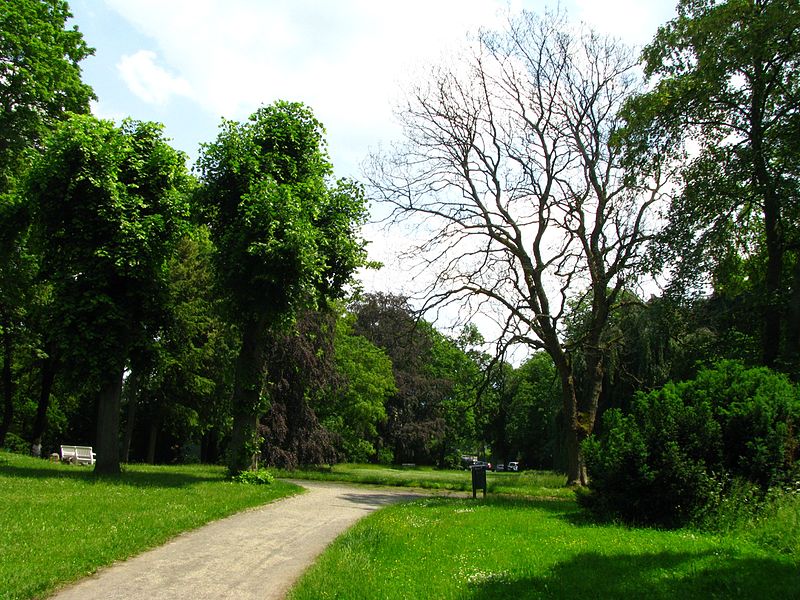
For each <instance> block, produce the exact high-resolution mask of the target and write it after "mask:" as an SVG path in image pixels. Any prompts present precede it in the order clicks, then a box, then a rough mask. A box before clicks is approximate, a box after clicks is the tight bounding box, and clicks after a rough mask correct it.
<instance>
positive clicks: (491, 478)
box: [278, 464, 573, 498]
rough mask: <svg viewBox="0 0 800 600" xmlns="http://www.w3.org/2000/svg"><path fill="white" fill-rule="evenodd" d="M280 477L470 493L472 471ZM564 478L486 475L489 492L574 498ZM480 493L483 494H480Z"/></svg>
mask: <svg viewBox="0 0 800 600" xmlns="http://www.w3.org/2000/svg"><path fill="white" fill-rule="evenodd" d="M278 474H279V476H282V477H292V478H295V479H311V480H322V481H347V482H351V483H365V484H372V485H391V486H402V487H416V488H422V489H431V490H454V491H471V490H472V479H471V475H470V472H469V471H463V470H438V469H434V468H432V467H410V468H409V467H406V468H403V467H386V466H381V465H361V464H341V465H334V466H333V467H330V468H324V469H302V470H297V471H279V472H278ZM564 481H565V477H564V475H562V474H560V473H554V472H551V471H524V472H520V473H506V472H501V473H493V472H488V473H487V474H486V484H487V487H488V492H489V493H490V494H492V493H502V494H513V495H517V496H537V497H554V498H572V497H573V492H572V490H570V489H568V488H565V487H564ZM479 493H480V492H479Z"/></svg>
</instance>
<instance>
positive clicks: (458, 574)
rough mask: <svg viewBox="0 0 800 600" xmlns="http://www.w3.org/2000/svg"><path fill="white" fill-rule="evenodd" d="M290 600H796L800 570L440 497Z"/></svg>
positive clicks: (337, 548) (709, 541) (344, 548)
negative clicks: (522, 599)
mask: <svg viewBox="0 0 800 600" xmlns="http://www.w3.org/2000/svg"><path fill="white" fill-rule="evenodd" d="M290 598H291V599H292V600H305V599H309V600H310V599H312V598H313V599H318V598H341V599H346V598H359V599H370V598H376V599H377V598H381V599H392V598H397V599H400V598H403V599H407V598H436V599H451V598H452V599H464V598H467V599H471V598H472V599H489V598H497V599H507V598H508V599H511V598H513V599H516V598H567V599H570V600H575V599H576V598H581V599H589V598H597V599H614V598H619V599H622V598H624V599H626V600H630V599H633V598H637V599H638V598H642V599H645V600H662V599H663V600H668V599H670V600H671V599H675V598H679V599H681V600H685V599H692V598H697V599H709V598H743V599H744V598H747V599H750V598H753V599H755V598H758V599H771V598H775V599H789V598H800V560H798V557H796V556H794V557H793V556H789V555H781V554H779V553H778V552H775V551H771V550H770V549H768V548H764V547H762V546H758V545H756V544H755V543H753V542H751V541H748V540H746V539H743V538H741V537H738V536H735V535H732V536H727V537H722V536H717V535H712V534H707V533H700V532H697V531H691V530H680V531H659V530H655V529H637V528H628V527H623V526H617V525H597V524H593V523H591V522H590V521H588V520H586V519H585V517H584V516H582V514H581V513H580V512H579V510H578V509H577V507H576V505H575V503H574V502H572V501H563V500H532V499H522V498H516V499H515V498H490V499H489V500H487V501H483V500H480V499H479V500H477V501H475V500H472V499H468V500H464V499H454V498H436V499H427V500H420V501H416V502H413V503H411V504H407V505H402V506H395V507H391V508H387V509H385V510H383V511H380V512H379V513H375V514H373V515H371V516H369V517H367V518H366V519H364V520H362V521H361V522H359V523H358V524H357V525H356V526H355V527H354V528H353V529H351V530H350V531H348V532H347V533H345V534H344V535H343V536H342V537H340V538H339V539H338V540H337V541H336V542H335V543H334V544H333V545H332V546H331V547H330V548H329V549H328V550H327V551H326V552H325V553H324V554H323V556H322V557H321V558H320V560H319V561H318V562H317V563H316V564H315V566H314V567H312V568H311V569H310V570H309V571H308V572H307V573H306V574H305V575H304V577H303V578H302V579H301V580H300V581H299V582H298V584H297V585H296V587H295V588H294V590H293V591H292V594H291V596H290Z"/></svg>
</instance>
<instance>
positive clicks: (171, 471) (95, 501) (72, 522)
mask: <svg viewBox="0 0 800 600" xmlns="http://www.w3.org/2000/svg"><path fill="white" fill-rule="evenodd" d="M297 490H298V488H297V487H296V486H293V485H291V484H289V483H285V482H275V483H274V484H272V485H244V484H239V483H232V482H230V481H227V480H226V479H225V472H224V470H223V469H222V468H221V467H214V466H207V465H186V466H170V467H164V466H157V467H156V466H147V465H129V466H127V467H125V470H124V473H123V474H122V475H121V476H119V477H96V476H95V475H94V474H93V472H92V471H91V469H90V468H88V467H76V466H69V465H61V464H52V463H49V462H47V461H44V460H40V459H36V458H30V457H27V456H21V455H18V454H9V453H5V452H0V557H2V558H1V559H0V598H2V599H3V600H10V599H23V598H32V597H37V596H42V595H45V594H47V593H49V592H51V591H53V590H55V589H56V588H58V587H59V586H61V585H63V584H66V583H69V582H72V581H75V580H77V579H79V578H81V577H83V576H86V575H89V574H90V573H92V572H94V571H95V570H96V569H97V568H98V567H100V566H103V565H108V564H110V563H112V562H114V561H116V560H120V559H124V558H127V557H129V556H132V555H134V554H138V553H139V552H141V551H143V550H145V549H147V548H152V547H154V546H158V545H160V544H163V543H164V542H165V541H166V540H168V539H170V538H171V537H174V536H175V535H176V534H178V533H180V532H182V531H186V530H189V529H194V528H196V527H198V526H200V525H203V524H204V523H207V522H209V521H213V520H215V519H219V518H222V517H225V516H228V515H230V514H233V513H235V512H238V511H240V510H243V509H245V508H249V507H252V506H258V505H260V504H265V503H267V502H270V501H272V500H275V499H277V498H280V497H283V496H288V495H291V494H293V493H296V492H297Z"/></svg>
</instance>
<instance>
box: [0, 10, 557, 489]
mask: <svg viewBox="0 0 800 600" xmlns="http://www.w3.org/2000/svg"><path fill="white" fill-rule="evenodd" d="M69 16H70V15H69V11H68V6H67V5H66V3H65V2H60V1H39V0H26V1H24V2H15V3H4V4H3V5H2V15H1V17H2V20H1V21H0V22H1V23H2V32H3V60H2V65H3V69H4V75H3V83H4V85H3V88H2V93H3V107H4V112H3V119H4V126H3V128H2V132H3V135H4V136H6V137H5V138H4V139H3V145H2V153H1V154H2V160H3V179H2V185H3V188H2V232H3V235H2V255H3V261H2V269H3V272H2V277H3V280H2V304H1V305H0V316H2V323H1V325H2V337H3V352H2V355H3V381H2V384H3V385H2V387H3V420H2V423H0V445H4V446H10V447H17V448H18V447H20V446H22V447H24V448H26V449H27V448H28V447H29V448H30V449H31V451H32V452H33V453H34V454H36V455H40V454H41V453H42V451H43V450H44V452H51V451H55V450H57V447H58V444H59V443H60V442H64V441H75V440H78V441H80V442H84V443H91V444H92V445H93V446H95V447H96V450H97V454H98V461H97V467H96V469H97V471H98V472H102V473H114V472H117V471H118V470H119V465H120V461H127V460H129V459H139V460H142V459H144V460H149V461H155V460H157V459H161V460H195V459H203V460H212V461H216V460H219V459H221V458H222V454H223V452H225V453H226V457H227V463H228V466H229V468H230V469H231V471H238V470H242V469H245V468H248V467H250V466H251V464H252V462H253V460H254V458H255V457H257V455H258V454H261V455H262V456H263V457H264V459H265V460H267V461H269V462H270V463H272V464H279V465H282V466H290V467H291V466H295V465H297V464H298V463H320V462H333V461H335V460H340V459H349V460H378V459H380V460H384V461H386V462H391V461H394V460H397V461H413V462H431V463H437V464H441V465H455V464H458V459H459V455H460V453H461V452H463V451H469V452H477V451H482V452H486V451H487V450H488V451H489V452H491V447H492V446H494V447H495V453H496V454H497V453H500V454H502V457H503V458H505V457H506V456H508V457H509V458H511V457H512V453H513V457H516V456H517V454H518V453H519V452H520V451H521V450H514V449H512V448H511V447H510V446H509V444H507V443H506V442H505V430H504V426H505V424H504V423H500V422H498V420H497V418H496V412H497V411H496V407H498V406H499V405H501V404H502V405H503V406H504V408H503V411H502V414H503V415H504V419H505V420H507V421H508V422H510V423H516V425H514V426H515V427H516V431H517V434H516V435H517V439H518V440H519V444H520V448H522V446H523V445H524V444H525V441H524V440H525V439H527V437H528V436H527V435H526V433H525V432H526V431H527V429H530V428H531V427H537V426H538V427H540V428H541V427H545V428H546V426H547V425H544V426H542V425H541V423H540V421H542V419H539V420H538V421H536V422H535V424H533V425H532V424H531V423H530V419H529V418H528V416H525V417H524V418H522V417H521V418H520V419H517V421H519V422H516V421H514V419H513V418H511V416H510V415H512V411H511V409H510V402H511V400H510V399H511V398H512V397H513V398H517V397H519V398H523V397H524V398H525V400H524V401H521V402H522V403H523V404H524V405H525V407H526V410H527V408H529V407H531V406H534V405H537V404H538V400H537V399H536V398H534V397H533V395H532V394H530V393H528V392H526V391H519V390H517V391H515V392H514V393H511V392H509V391H508V390H509V389H511V388H510V387H509V386H510V385H511V384H510V383H509V381H511V379H512V378H513V377H512V375H513V373H511V371H512V370H511V369H510V367H507V366H506V367H504V369H499V370H498V375H497V376H496V377H494V378H493V379H492V380H491V382H490V383H489V384H488V385H486V384H485V382H484V379H483V375H482V373H483V371H484V370H486V368H487V367H488V366H489V363H490V361H489V357H488V356H486V355H485V354H483V353H482V351H480V350H479V347H480V346H481V343H482V339H481V338H480V334H479V333H478V332H477V330H476V329H475V328H474V327H471V328H467V329H466V330H465V332H464V333H463V335H462V336H461V337H460V338H458V339H450V338H447V337H446V336H444V335H442V334H441V333H439V332H438V331H436V330H435V329H434V328H433V327H432V326H431V325H430V324H429V323H426V322H424V321H420V320H418V318H417V316H416V315H415V313H414V311H413V310H412V308H411V307H410V306H409V304H408V303H407V301H406V300H405V299H404V298H400V297H395V296H390V295H381V294H378V295H371V296H370V295H367V296H359V297H357V299H356V300H354V301H351V302H350V303H349V304H347V303H344V300H345V297H346V295H347V294H348V291H349V290H350V284H351V283H352V277H353V274H354V272H355V270H356V269H357V268H359V267H360V266H362V265H364V264H365V262H366V254H365V251H364V242H363V240H361V238H360V237H359V234H358V230H359V227H360V225H361V224H362V223H363V221H364V219H365V217H366V208H365V207H366V203H365V197H364V191H363V189H362V188H361V187H360V186H359V185H358V184H357V183H356V182H353V181H348V180H338V181H337V180H334V179H333V178H332V175H333V168H332V165H331V164H330V162H329V159H328V157H327V153H326V151H325V142H324V138H323V134H324V132H323V128H322V125H321V124H320V123H319V122H318V121H317V120H316V119H315V118H314V116H313V114H312V113H311V111H310V110H309V109H308V108H307V107H305V106H303V105H301V104H297V103H287V102H277V103H275V104H273V105H270V106H267V107H264V108H262V109H260V110H258V111H257V112H256V113H254V114H253V115H252V116H251V118H250V119H249V120H248V121H246V122H244V123H239V122H233V121H229V122H224V123H223V124H222V127H221V130H220V133H219V136H218V137H217V139H216V140H215V141H214V142H212V143H209V144H206V145H204V146H203V148H202V156H201V158H200V161H199V163H198V166H197V175H198V176H197V177H194V176H192V175H191V174H190V173H189V172H188V171H187V168H186V157H185V156H184V155H183V154H181V153H180V152H178V151H176V150H175V149H173V148H172V147H171V146H170V145H169V143H168V141H167V140H165V138H164V136H163V132H162V128H161V126H159V125H157V124H153V123H143V122H138V121H134V120H126V121H124V122H123V123H122V124H120V125H115V124H113V123H111V122H108V121H103V120H98V119H96V118H94V117H93V116H91V115H89V114H88V112H89V105H88V103H89V100H90V99H92V98H93V94H92V91H91V89H90V88H89V87H88V86H86V85H85V84H83V83H82V82H81V81H80V67H79V63H80V61H81V60H83V59H84V58H86V57H87V56H89V55H90V54H91V53H92V50H91V49H90V48H88V47H87V46H86V44H85V43H84V41H83V39H82V37H81V35H80V33H79V32H78V31H77V29H71V30H70V29H65V23H66V21H67V19H68V18H69ZM41 40H50V42H51V43H48V44H42V43H41ZM547 377H548V378H549V383H548V385H550V384H552V377H551V374H548V375H547ZM514 385H517V386H518V387H520V388H524V385H523V384H522V383H519V382H517V383H515V384H514ZM548 389H550V388H548ZM526 394H527V396H526ZM550 416H551V415H548V416H547V418H545V419H544V421H547V419H549V418H550ZM526 428H527V429H526ZM531 456H532V457H533V455H531ZM531 460H534V459H533V458H532V459H531ZM536 460H538V461H539V462H540V463H541V464H542V466H548V465H549V460H548V458H547V457H545V456H544V455H542V456H537V457H536Z"/></svg>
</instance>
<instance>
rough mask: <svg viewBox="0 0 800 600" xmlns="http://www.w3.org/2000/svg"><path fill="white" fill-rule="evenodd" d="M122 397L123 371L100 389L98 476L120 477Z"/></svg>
mask: <svg viewBox="0 0 800 600" xmlns="http://www.w3.org/2000/svg"><path fill="white" fill-rule="evenodd" d="M121 395H122V369H120V370H119V371H117V372H115V373H113V374H112V375H111V376H109V378H108V380H107V381H105V382H104V383H103V384H102V387H101V388H100V393H99V398H98V403H97V450H96V452H97V461H96V462H95V465H94V472H95V473H97V474H98V475H118V474H119V473H120V464H119V413H120V396H121Z"/></svg>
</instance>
